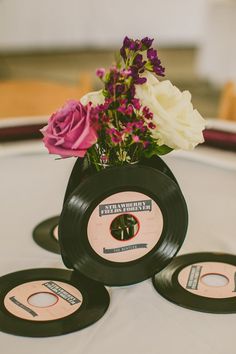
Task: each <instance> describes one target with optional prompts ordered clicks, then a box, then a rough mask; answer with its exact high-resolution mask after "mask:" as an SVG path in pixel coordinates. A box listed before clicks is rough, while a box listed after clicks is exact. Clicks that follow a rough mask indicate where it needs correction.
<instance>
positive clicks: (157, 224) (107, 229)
mask: <svg viewBox="0 0 236 354" xmlns="http://www.w3.org/2000/svg"><path fill="white" fill-rule="evenodd" d="M162 229H163V216H162V213H161V210H160V208H159V206H158V205H157V204H156V203H155V202H154V200H152V199H151V198H150V197H148V196H147V195H145V194H142V193H139V192H120V193H116V194H113V195H111V196H109V197H108V198H106V199H104V200H103V201H102V202H101V203H100V204H99V205H97V207H96V208H95V209H94V211H93V212H92V214H91V216H90V219H89V222H88V228H87V234H88V240H89V242H90V245H91V247H92V248H93V250H94V251H95V252H96V253H97V254H98V255H99V256H101V257H102V258H104V259H106V260H109V261H112V262H130V261H133V260H136V259H138V258H141V257H143V256H145V255H146V254H147V253H148V252H150V251H151V250H152V249H153V247H154V246H155V245H156V244H157V242H158V240H159V239H160V237H161V233H162Z"/></svg>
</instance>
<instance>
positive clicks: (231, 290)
mask: <svg viewBox="0 0 236 354" xmlns="http://www.w3.org/2000/svg"><path fill="white" fill-rule="evenodd" d="M211 279H212V280H211ZM235 281H236V267H235V266H233V265H231V264H228V263H221V262H202V263H195V264H191V265H189V266H187V267H185V268H184V269H182V270H181V272H180V273H179V275H178V282H179V284H180V285H181V286H182V287H183V288H184V289H186V290H187V291H189V292H191V293H193V294H196V295H199V296H204V297H209V298H216V299H220V298H229V297H234V296H236V282H235Z"/></svg>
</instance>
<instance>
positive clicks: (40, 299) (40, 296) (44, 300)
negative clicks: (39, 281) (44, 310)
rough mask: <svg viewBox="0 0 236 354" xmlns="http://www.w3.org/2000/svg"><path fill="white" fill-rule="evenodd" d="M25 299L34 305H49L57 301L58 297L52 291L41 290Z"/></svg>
mask: <svg viewBox="0 0 236 354" xmlns="http://www.w3.org/2000/svg"><path fill="white" fill-rule="evenodd" d="M27 301H28V303H29V304H30V305H32V306H35V307H49V306H53V305H55V304H56V303H57V301H58V297H57V296H56V295H54V294H52V293H47V292H41V293H35V294H32V295H30V297H28V299H27Z"/></svg>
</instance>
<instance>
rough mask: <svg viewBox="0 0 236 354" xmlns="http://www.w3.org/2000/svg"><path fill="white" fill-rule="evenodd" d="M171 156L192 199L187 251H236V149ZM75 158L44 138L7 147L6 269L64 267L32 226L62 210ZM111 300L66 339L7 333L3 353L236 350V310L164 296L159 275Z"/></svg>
mask: <svg viewBox="0 0 236 354" xmlns="http://www.w3.org/2000/svg"><path fill="white" fill-rule="evenodd" d="M165 161H166V162H167V163H168V165H169V166H170V168H171V169H172V170H173V172H174V174H175V176H176V178H177V179H178V181H179V184H180V186H181V188H182V191H183V193H184V195H185V197H186V201H187V204H188V209H189V218H190V220H189V229H188V234H187V238H186V241H185V243H184V245H183V247H182V249H181V252H180V253H181V254H183V253H188V252H196V251H221V252H228V253H235V254H236V241H235V229H236V216H235V215H236V214H235V210H236V208H235V205H236V154H233V153H228V152H222V151H221V152H220V151H217V150H212V149H209V148H208V149H207V148H201V149H200V148H199V149H197V150H196V151H195V152H193V153H177V154H170V155H169V156H167V157H165ZM73 163H74V160H73V159H65V160H59V161H56V160H55V159H54V157H53V156H49V155H48V154H47V153H46V152H45V151H44V150H43V148H42V145H41V143H40V142H33V143H31V142H28V143H18V144H9V145H4V146H0V168H1V170H0V197H1V199H0V200H1V204H0V215H1V223H0V237H1V247H0V275H4V274H7V273H10V272H14V271H18V270H22V269H28V268H39V267H57V268H63V267H64V266H63V264H62V261H61V259H60V256H59V255H56V254H53V253H50V252H48V251H46V250H43V249H42V248H40V247H39V246H37V245H36V244H35V243H34V241H33V239H32V236H31V235H32V229H33V228H34V226H35V225H36V224H37V223H39V222H40V221H42V220H44V219H46V218H48V217H50V216H53V215H56V214H58V213H59V212H60V209H61V204H62V199H63V194H64V190H65V186H66V182H67V179H68V176H69V173H70V170H71V167H72V165H73ZM109 292H110V296H111V303H110V306H109V308H108V311H107V312H106V314H105V315H104V317H103V318H102V319H101V320H99V321H98V322H97V323H95V324H94V325H92V326H90V327H88V328H86V329H84V330H82V331H80V332H75V333H71V334H67V335H63V336H59V337H51V338H27V337H17V336H14V335H10V334H5V333H0V343H1V353H3V354H32V353H34V354H39V353H46V352H48V353H50V354H63V353H67V354H111V353H112V354H121V353H123V354H144V353H148V354H157V353H161V354H165V353H167V354H172V353H173V354H182V353H184V352H186V353H191V354H200V353H201V354H212V353H214V354H223V353H227V354H231V353H233V352H234V351H235V349H234V348H235V340H234V335H235V321H236V314H229V315H217V314H206V313H201V312H194V311H191V310H187V309H184V308H181V307H178V306H176V305H174V304H172V303H170V302H168V301H167V300H165V299H164V298H162V297H161V296H160V295H159V294H158V293H157V292H156V291H155V290H154V288H153V286H152V283H151V280H147V281H144V282H142V283H140V284H136V285H133V286H129V287H120V288H110V289H109Z"/></svg>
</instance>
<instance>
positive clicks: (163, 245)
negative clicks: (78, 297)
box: [59, 165, 188, 286]
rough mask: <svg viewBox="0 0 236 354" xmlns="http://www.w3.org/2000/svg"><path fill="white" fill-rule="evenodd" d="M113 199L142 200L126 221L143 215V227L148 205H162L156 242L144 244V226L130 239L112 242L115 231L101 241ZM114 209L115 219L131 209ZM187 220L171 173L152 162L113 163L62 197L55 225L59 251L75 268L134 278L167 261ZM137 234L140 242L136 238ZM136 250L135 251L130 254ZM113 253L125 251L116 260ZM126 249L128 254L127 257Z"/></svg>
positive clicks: (111, 279)
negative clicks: (57, 220) (57, 228)
mask: <svg viewBox="0 0 236 354" xmlns="http://www.w3.org/2000/svg"><path fill="white" fill-rule="evenodd" d="M132 193H133V195H134V197H132V198H131V199H130V201H129V198H128V196H129V194H132ZM139 195H140V196H139ZM113 196H114V198H113ZM126 196H127V198H126ZM112 198H113V199H112ZM117 198H120V199H117ZM122 198H123V199H122ZM116 199H117V200H119V207H120V206H123V205H128V204H129V205H136V206H137V205H138V206H139V205H140V204H142V207H143V208H144V209H143V210H142V212H139V211H137V209H135V210H136V211H135V212H133V211H132V212H130V214H129V219H130V220H129V222H130V223H131V222H135V221H134V220H135V219H139V218H142V217H143V218H144V222H143V223H142V222H141V223H140V224H141V227H142V224H144V223H145V224H147V222H148V217H149V216H150V215H151V214H149V213H148V208H149V206H150V205H152V206H151V207H150V208H152V209H150V210H154V209H156V213H158V210H160V212H159V214H158V215H159V219H158V220H157V221H156V222H157V225H156V228H157V229H158V230H159V231H158V232H157V234H156V243H154V241H153V242H152V245H151V246H150V247H149V248H148V246H149V245H148V242H147V239H148V236H147V235H148V231H147V233H146V235H143V234H142V231H141V229H140V231H139V232H138V235H137V236H135V238H133V239H132V242H131V241H129V240H128V241H127V240H126V243H125V241H124V240H120V242H118V241H117V243H115V242H116V241H114V237H107V241H104V244H103V242H101V240H102V239H104V238H105V236H104V233H103V232H101V227H103V226H104V225H105V226H104V227H106V229H107V231H106V232H107V235H108V233H109V230H111V225H112V223H110V222H111V219H109V216H110V215H105V214H104V215H103V214H102V213H103V211H104V213H105V212H107V210H105V209H106V208H114V205H118V204H117V203H116ZM104 208H105V209H104ZM118 209H119V208H117V210H118ZM117 210H113V211H112V213H113V214H114V215H113V216H114V219H115V217H117V215H119V216H124V215H125V214H126V216H127V210H131V209H125V211H124V212H122V210H121V211H119V210H118V211H117ZM95 211H97V215H98V218H99V215H100V216H102V217H101V218H100V219H101V221H100V227H97V226H99V225H98V224H96V222H95V221H94V220H95V219H96V217H95V216H94V215H93V213H94V212H95ZM99 213H100V214H99ZM153 215H154V214H153ZM145 218H146V219H145ZM145 220H146V221H145ZM123 221H124V220H123ZM158 223H159V225H158ZM161 223H163V225H162V230H161V226H160V225H161ZM90 224H91V225H90ZM187 224H188V214H187V207H186V203H185V200H184V197H183V195H182V193H181V190H180V188H179V186H178V184H177V183H176V182H175V181H174V180H173V179H171V178H170V177H168V176H166V175H165V174H164V173H162V172H160V171H159V170H156V169H154V168H152V167H150V166H144V165H136V166H122V167H111V168H108V169H105V170H103V171H100V172H99V173H95V174H93V175H90V176H87V177H86V178H85V179H84V180H83V181H82V182H81V183H80V184H79V186H78V187H77V188H76V189H75V190H74V192H73V193H72V194H71V195H70V196H69V197H68V199H67V200H66V202H65V204H64V207H63V211H62V214H61V217H60V225H59V242H60V246H61V251H62V257H63V258H64V259H66V260H69V262H70V263H71V265H72V267H73V268H74V269H76V270H78V271H80V272H81V273H83V274H84V275H85V276H87V277H89V278H91V279H94V280H96V281H99V282H102V283H103V284H106V285H112V286H113V285H114V286H118V285H128V284H134V283H137V282H140V281H143V280H145V279H147V278H149V277H150V276H152V275H154V274H155V273H156V272H158V271H160V270H161V269H162V268H163V267H165V266H166V265H167V264H168V263H169V262H170V261H171V259H172V257H174V255H175V254H176V253H177V251H178V250H179V248H180V247H181V245H182V243H183V241H184V238H185V234H186V230H187ZM90 226H91V227H90ZM129 227H130V228H131V226H129ZM94 230H95V231H94ZM160 230H161V232H160ZM126 236H127V235H126ZM100 237H101V239H100ZM138 237H140V242H136V239H138ZM142 237H143V240H142ZM126 238H127V237H126ZM111 240H112V241H111ZM133 241H134V242H133ZM111 242H112V243H111ZM97 244H98V245H99V247H100V250H98V247H97V246H96V245H97ZM141 248H142V249H143V250H144V249H145V248H146V249H147V252H146V253H145V250H144V252H139V251H141ZM134 252H136V253H137V256H132V253H134ZM117 253H119V254H120V255H122V257H123V255H124V257H123V258H122V257H120V260H119V259H118V260H117ZM128 253H129V254H130V255H131V256H130V258H129V257H128V256H127V257H125V255H126V254H128ZM113 255H114V261H112V256H113ZM135 257H136V258H135ZM67 265H68V262H67Z"/></svg>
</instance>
